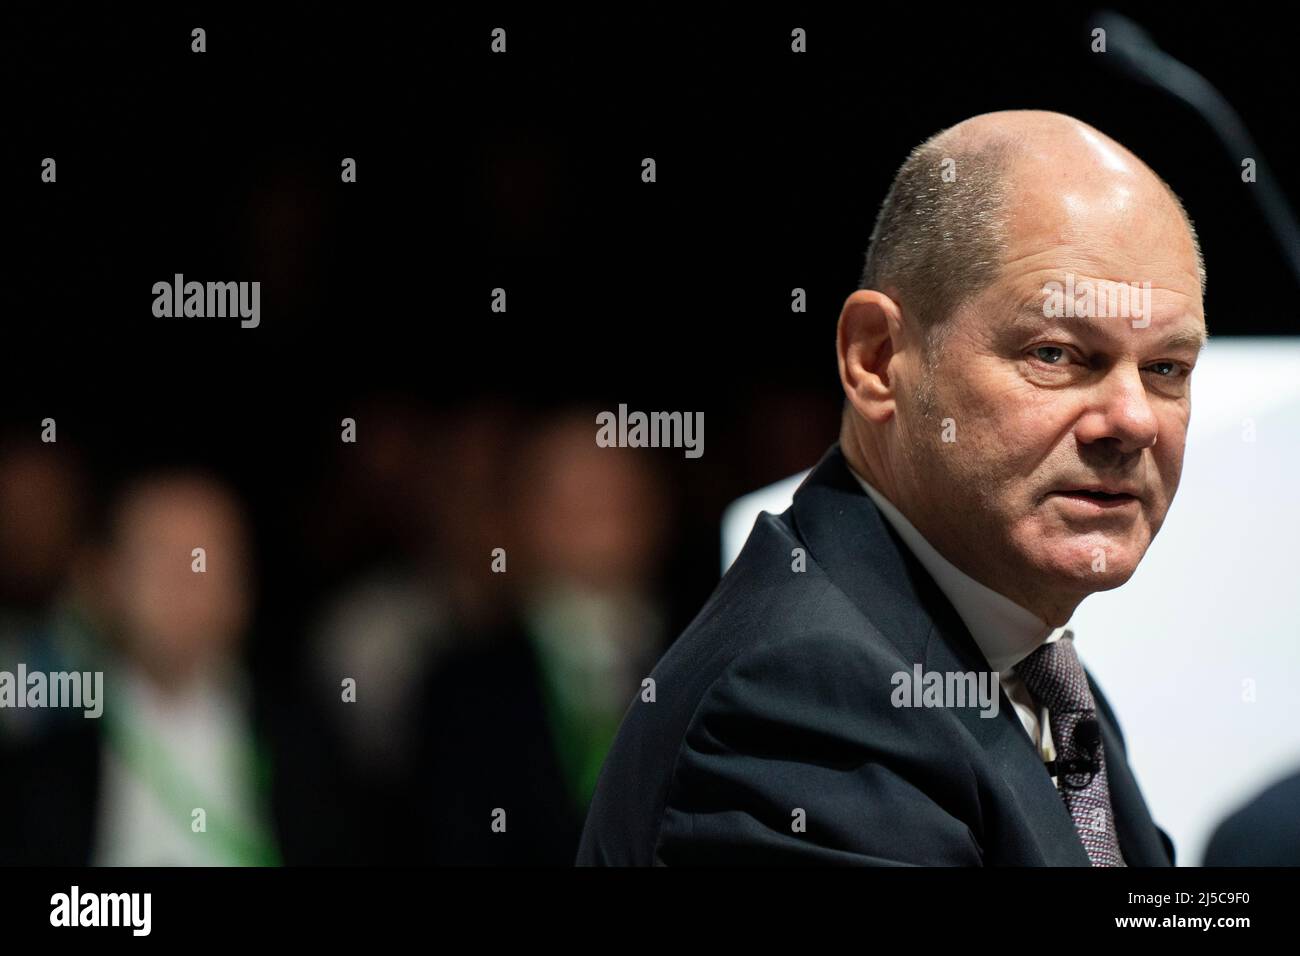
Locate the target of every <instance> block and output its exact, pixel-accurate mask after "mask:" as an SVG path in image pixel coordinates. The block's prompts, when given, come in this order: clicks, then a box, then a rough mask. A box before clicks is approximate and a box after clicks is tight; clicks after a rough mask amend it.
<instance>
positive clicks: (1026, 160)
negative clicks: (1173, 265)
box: [858, 110, 1205, 345]
mask: <svg viewBox="0 0 1300 956" xmlns="http://www.w3.org/2000/svg"><path fill="white" fill-rule="evenodd" d="M1067 187H1068V188H1069V189H1071V190H1084V191H1088V192H1092V193H1096V192H1098V191H1111V192H1112V193H1117V194H1120V193H1126V194H1127V199H1128V207H1127V209H1126V210H1118V211H1121V212H1133V211H1137V212H1141V213H1142V214H1143V215H1152V214H1154V215H1177V216H1179V217H1180V218H1181V219H1182V222H1183V223H1184V224H1185V226H1186V229H1187V236H1188V241H1189V242H1190V244H1191V248H1192V249H1193V250H1194V253H1195V257H1196V266H1197V273H1198V279H1199V282H1200V287H1201V293H1202V295H1204V291H1205V264H1204V258H1203V257H1202V255H1201V248H1200V242H1199V240H1198V238H1197V235H1196V229H1195V227H1194V226H1193V224H1192V221H1191V219H1190V217H1189V216H1188V215H1187V211H1186V209H1185V208H1184V206H1183V203H1182V201H1181V200H1180V199H1179V198H1178V196H1177V194H1176V193H1175V192H1174V191H1173V189H1171V188H1170V186H1169V185H1168V183H1166V182H1165V181H1164V180H1163V179H1161V178H1160V176H1158V175H1157V174H1156V173H1155V172H1154V171H1153V170H1152V169H1151V168H1150V167H1149V166H1147V165H1146V164H1145V163H1144V162H1142V160H1140V159H1138V158H1137V157H1136V156H1135V155H1133V154H1132V153H1131V152H1129V151H1128V150H1127V149H1125V148H1124V147H1123V146H1121V145H1120V144H1119V143H1117V142H1115V141H1114V140H1112V139H1111V138H1110V137H1108V136H1106V135H1105V134H1104V133H1102V132H1100V131H1098V130H1096V129H1094V128H1093V127H1091V126H1089V125H1088V124H1086V123H1084V122H1082V121H1080V120H1077V119H1074V118H1073V117H1070V116H1066V115H1064V114H1061V113H1052V112H1046V111H1040V110H1007V111H1002V112H996V113H984V114H981V115H979V116H974V117H971V118H970V119H968V120H964V121H963V122H961V123H958V124H957V125H955V126H951V127H949V128H947V129H945V130H942V131H940V132H938V133H936V134H935V135H934V136H931V137H930V138H929V139H927V140H926V141H925V142H924V143H922V144H921V145H920V146H917V147H916V148H915V149H913V150H912V152H911V154H910V155H909V156H908V157H907V159H906V161H905V162H904V163H903V165H902V166H901V167H900V168H899V170H898V172H897V174H896V175H895V176H894V181H893V183H892V185H891V186H890V189H889V193H888V195H887V196H886V197H885V201H884V203H883V204H882V205H881V208H880V212H879V215H878V216H877V218H876V223H875V227H874V228H873V229H872V232H871V241H870V244H869V246H868V249H867V255H866V263H865V267H864V269H863V272H862V278H861V281H860V282H859V284H858V288H859V289H876V290H879V291H882V292H886V293H888V294H892V295H893V296H894V297H895V298H896V299H897V300H898V301H899V303H900V305H901V306H902V308H903V311H904V313H905V314H908V315H910V316H911V317H912V318H913V319H914V320H915V321H916V322H917V324H918V325H919V327H920V329H921V330H923V331H924V333H925V341H926V343H927V344H928V345H933V344H934V343H935V342H936V341H937V340H938V335H937V333H939V332H941V331H942V328H943V323H944V320H945V319H946V318H947V317H948V316H949V315H951V314H952V312H953V311H954V310H955V309H956V308H957V307H958V306H959V305H960V304H961V303H962V302H963V301H964V300H965V299H966V298H967V297H969V296H970V295H972V294H974V293H977V292H979V291H980V290H982V289H983V288H984V287H986V286H987V285H988V284H989V283H990V282H991V281H992V280H993V279H994V278H996V277H997V275H998V270H999V268H1000V266H1001V264H1002V263H1003V262H1004V261H1005V260H1006V258H1007V256H1008V254H1009V252H1010V251H1011V249H1012V246H1013V240H1014V232H1015V228H1016V225H1017V223H1018V222H1028V221H1032V220H1035V219H1036V218H1037V217H1039V216H1041V215H1043V214H1048V215H1050V214H1051V210H1050V208H1049V207H1051V206H1053V205H1057V206H1059V201H1060V199H1061V198H1062V196H1063V195H1065V194H1066V191H1067ZM891 290H892V292H891Z"/></svg>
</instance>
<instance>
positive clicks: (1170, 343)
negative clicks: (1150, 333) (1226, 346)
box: [1014, 300, 1209, 352]
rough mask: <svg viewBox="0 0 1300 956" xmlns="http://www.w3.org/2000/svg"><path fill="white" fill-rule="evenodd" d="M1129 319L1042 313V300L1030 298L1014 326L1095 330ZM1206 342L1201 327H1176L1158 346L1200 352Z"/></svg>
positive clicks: (1207, 338) (1016, 314) (1019, 327)
mask: <svg viewBox="0 0 1300 956" xmlns="http://www.w3.org/2000/svg"><path fill="white" fill-rule="evenodd" d="M1129 321H1131V320H1130V319H1126V318H1120V317H1115V316H1108V317H1092V316H1082V315H1055V316H1049V315H1044V314H1043V304H1042V302H1041V301H1036V300H1030V301H1028V302H1026V303H1025V304H1024V305H1022V306H1021V307H1020V308H1019V309H1018V310H1017V311H1016V313H1015V322H1014V327H1015V328H1017V329H1021V328H1026V327H1029V326H1039V327H1047V326H1052V325H1056V326H1062V327H1066V328H1070V327H1073V328H1077V329H1079V330H1085V331H1086V330H1091V331H1096V330H1097V327H1098V326H1099V325H1103V324H1104V323H1106V322H1125V323H1127V322H1129ZM1207 342H1209V335H1208V334H1207V333H1206V331H1205V329H1203V328H1200V329H1176V330H1174V331H1172V332H1170V333H1169V334H1168V335H1167V336H1165V338H1163V339H1161V340H1160V347H1161V348H1169V349H1181V348H1194V349H1196V351H1197V352H1200V351H1201V350H1202V349H1203V348H1205V346H1206V343H1207Z"/></svg>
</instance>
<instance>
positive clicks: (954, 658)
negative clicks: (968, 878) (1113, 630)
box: [792, 444, 1140, 866]
mask: <svg viewBox="0 0 1300 956" xmlns="http://www.w3.org/2000/svg"><path fill="white" fill-rule="evenodd" d="M792 520H793V522H794V525H795V529H796V531H797V533H798V534H799V536H800V537H801V538H802V539H803V541H804V542H805V543H806V545H807V546H808V550H809V557H811V558H812V559H813V560H814V561H815V562H816V563H817V564H818V566H819V567H821V568H822V569H823V570H824V571H825V572H826V574H827V576H828V577H829V578H830V579H831V581H832V582H833V583H834V584H835V585H836V586H837V587H838V588H839V589H840V590H841V591H843V592H844V593H845V594H846V595H847V596H848V597H849V599H850V600H852V601H853V603H854V604H855V605H856V606H857V607H858V609H859V610H860V611H861V612H862V613H863V614H864V615H865V616H866V617H867V618H868V619H869V620H871V621H872V623H873V624H875V625H876V626H877V628H878V629H879V630H880V632H881V633H882V634H883V635H885V637H886V638H887V639H889V640H890V641H892V642H893V643H894V644H895V646H896V647H898V649H899V651H901V652H902V654H903V655H904V657H905V658H906V660H907V661H909V662H918V663H921V664H922V666H923V667H924V668H925V669H926V670H927V671H930V670H933V671H989V670H990V669H991V668H990V665H989V663H988V661H987V660H986V659H985V658H984V655H983V654H982V653H981V652H980V650H979V647H978V645H977V644H976V643H975V640H974V638H972V637H971V635H970V632H969V630H967V628H966V626H965V624H964V623H962V620H961V618H960V616H959V615H958V614H957V612H956V610H954V609H953V607H952V604H951V603H950V602H949V601H948V599H947V597H946V596H945V595H944V594H943V592H942V591H941V590H940V589H939V587H938V585H936V584H935V583H934V580H933V579H932V578H931V577H930V575H929V573H928V572H926V570H925V568H924V567H923V566H922V565H921V564H920V562H919V561H917V560H916V559H915V557H913V555H912V553H911V551H910V550H909V549H908V548H907V546H906V545H905V544H904V543H903V542H902V541H901V540H900V539H899V538H898V536H897V535H896V534H895V532H894V530H893V528H891V527H890V526H889V525H888V523H887V522H886V521H885V520H884V518H883V516H882V515H881V514H880V512H879V510H878V509H877V508H876V506H875V504H874V503H873V502H872V501H871V499H870V498H869V497H868V496H867V495H866V493H865V492H863V490H862V488H861V486H860V485H859V484H858V483H857V480H856V479H855V478H854V477H853V474H852V473H851V472H850V471H849V468H848V465H847V464H846V463H845V461H844V458H843V455H842V454H841V452H840V448H839V445H838V444H835V445H832V446H831V448H830V450H829V451H828V452H827V453H826V455H825V456H824V457H823V458H822V460H821V462H820V463H819V464H818V465H817V467H816V468H814V469H813V471H812V473H811V474H809V476H808V477H807V478H806V479H805V480H804V482H803V484H801V485H800V486H799V489H798V490H797V491H796V492H795V496H794V504H793V506H792ZM882 598H884V600H882ZM889 598H892V600H890V599H889ZM998 693H999V708H998V716H997V717H995V718H984V717H980V716H979V711H978V709H977V708H973V707H959V708H954V711H955V713H956V715H957V717H958V719H960V720H961V721H962V722H963V723H964V724H965V726H966V728H967V729H968V730H969V731H970V732H971V734H972V736H974V737H975V739H976V740H977V741H979V743H980V745H981V746H982V747H983V748H984V750H985V752H986V753H987V754H988V755H989V759H990V761H991V762H992V764H993V766H994V767H995V768H996V769H997V771H998V773H999V774H1000V775H1001V776H1002V778H1003V780H1005V781H1006V784H1007V787H1008V788H1009V790H1010V792H1011V794H1012V797H1013V799H1014V800H1015V801H1016V802H1017V803H1018V804H1019V806H1020V808H1021V809H1022V811H1023V814H1024V820H1025V825H1026V827H1027V828H1028V829H1029V831H1030V833H1031V835H1032V838H1033V841H1034V843H1035V845H1036V846H1037V848H1038V851H1039V853H1040V854H1041V855H1042V858H1043V863H1044V864H1045V865H1048V866H1088V865H1089V861H1088V854H1087V852H1086V851H1085V850H1084V848H1083V843H1082V841H1081V840H1080V839H1079V835H1078V832H1077V831H1076V830H1075V827H1074V821H1073V820H1071V818H1070V814H1069V811H1068V810H1066V808H1065V803H1064V801H1062V799H1061V797H1060V794H1059V793H1058V792H1057V790H1056V787H1055V786H1053V784H1052V779H1051V777H1050V776H1049V775H1048V773H1047V768H1046V767H1044V765H1043V762H1042V759H1041V758H1040V757H1039V756H1038V754H1037V753H1036V752H1035V751H1034V747H1033V743H1032V742H1031V741H1030V739H1029V735H1028V734H1026V733H1025V729H1024V725H1023V724H1021V722H1020V717H1019V715H1018V714H1017V713H1016V709H1015V707H1014V706H1013V705H1012V703H1011V701H1010V700H1009V699H1008V698H1007V696H1006V693H1005V692H1003V691H1002V690H1001V688H1000V687H999V690H998ZM1103 726H1104V724H1103ZM1104 744H1105V746H1106V747H1107V748H1108V750H1109V747H1110V744H1109V741H1104ZM1120 762H1121V763H1122V761H1120ZM1125 770H1127V768H1125ZM1129 782H1130V783H1131V777H1130V778H1129ZM1112 786H1113V784H1112ZM1134 790H1136V788H1134ZM1139 799H1140V797H1139ZM1116 815H1117V817H1118V815H1119V811H1118V809H1116ZM1123 846H1124V844H1123V843H1121V847H1123ZM1126 859H1128V858H1127V856H1126Z"/></svg>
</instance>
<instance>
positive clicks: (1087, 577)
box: [1035, 541, 1142, 594]
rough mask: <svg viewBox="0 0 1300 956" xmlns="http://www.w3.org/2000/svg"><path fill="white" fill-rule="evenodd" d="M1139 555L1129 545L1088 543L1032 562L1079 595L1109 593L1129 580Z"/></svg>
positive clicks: (1049, 576)
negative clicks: (1071, 587) (1069, 586)
mask: <svg viewBox="0 0 1300 956" xmlns="http://www.w3.org/2000/svg"><path fill="white" fill-rule="evenodd" d="M1141 559H1142V554H1141V552H1138V551H1137V549H1135V548H1133V547H1132V546H1131V545H1127V544H1125V545H1122V546H1121V545H1117V544H1114V543H1108V542H1107V543H1103V542H1096V541H1089V542H1087V543H1085V544H1083V545H1076V546H1071V547H1064V548H1058V549H1053V550H1052V551H1051V552H1050V553H1048V554H1046V555H1043V556H1041V557H1040V560H1039V561H1037V562H1035V563H1036V564H1038V566H1039V567H1040V568H1041V569H1042V571H1043V573H1044V575H1045V576H1046V577H1048V578H1052V579H1055V580H1056V581H1057V582H1059V583H1060V584H1062V585H1065V584H1069V585H1071V586H1073V588H1074V589H1075V590H1077V591H1079V592H1080V593H1081V594H1091V593H1093V592H1094V591H1111V590H1114V589H1115V588H1117V587H1119V586H1120V585H1122V584H1124V583H1125V582H1126V581H1128V579H1129V578H1131V577H1133V572H1135V571H1136V570H1137V566H1138V562H1139V561H1140V560H1141Z"/></svg>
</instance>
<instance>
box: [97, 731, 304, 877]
mask: <svg viewBox="0 0 1300 956" xmlns="http://www.w3.org/2000/svg"><path fill="white" fill-rule="evenodd" d="M103 719H104V721H105V730H106V737H107V742H108V746H109V747H110V748H111V749H112V750H113V752H114V753H116V754H117V755H118V756H119V757H120V758H121V759H122V760H123V762H125V763H126V765H127V766H129V767H130V768H131V769H132V770H134V771H135V773H136V774H137V775H138V776H139V778H140V779H141V780H142V781H143V782H144V784H145V785H146V786H148V787H149V789H150V790H152V791H153V792H154V794H155V795H156V796H157V797H158V799H159V800H161V801H162V803H163V805H164V806H165V807H166V808H167V810H168V811H169V812H170V813H171V814H174V818H175V819H176V820H177V822H178V824H180V825H185V824H184V823H180V821H185V823H188V822H189V821H190V820H191V813H192V812H193V811H194V810H195V809H196V808H198V807H203V806H205V805H206V804H205V802H204V801H203V800H202V799H201V798H200V797H199V793H198V788H196V787H195V786H194V784H193V782H192V781H190V780H186V779H184V776H185V775H184V774H182V773H181V772H180V771H179V770H178V769H177V767H176V765H175V763H174V762H173V761H172V760H171V759H170V758H168V756H167V754H166V752H165V750H164V749H163V748H162V747H161V746H160V745H158V744H157V743H156V742H151V741H149V740H147V739H145V736H144V734H142V733H141V732H140V731H139V729H137V728H135V727H132V726H130V725H129V723H128V722H125V721H122V720H120V719H118V718H117V717H116V716H115V715H114V713H113V711H112V710H111V709H109V708H105V710H104V715H103ZM239 751H240V752H239V754H238V755H237V756H238V759H237V760H236V761H235V762H234V764H235V766H239V767H243V768H246V769H247V770H249V771H251V772H252V775H253V779H254V792H255V793H256V794H257V796H258V797H262V796H264V795H265V794H266V793H268V792H269V789H270V787H269V783H270V769H271V767H270V759H269V756H268V754H267V752H266V749H265V747H264V746H262V744H261V742H260V741H259V740H257V739H256V737H254V738H253V739H252V740H250V741H246V742H245V743H244V744H243V746H241V747H239ZM205 824H206V826H207V831H206V834H205V835H206V837H207V839H208V840H210V841H212V842H213V843H215V844H217V849H218V853H219V855H220V856H221V857H222V858H224V859H225V860H227V861H229V863H231V864H232V865H235V866H281V865H282V861H281V859H280V853H279V851H278V849H277V848H276V845H275V841H274V839H273V838H272V836H271V834H270V833H268V832H266V829H265V828H264V827H262V826H261V825H259V824H256V823H254V824H253V825H251V826H248V827H241V826H236V825H231V824H228V823H227V822H226V821H225V820H224V819H222V817H221V816H220V815H217V816H215V817H213V816H209V817H208V819H207V820H206V821H205Z"/></svg>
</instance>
